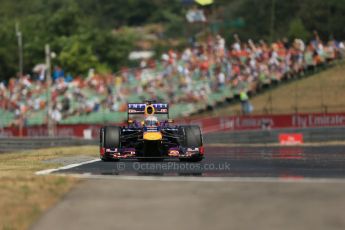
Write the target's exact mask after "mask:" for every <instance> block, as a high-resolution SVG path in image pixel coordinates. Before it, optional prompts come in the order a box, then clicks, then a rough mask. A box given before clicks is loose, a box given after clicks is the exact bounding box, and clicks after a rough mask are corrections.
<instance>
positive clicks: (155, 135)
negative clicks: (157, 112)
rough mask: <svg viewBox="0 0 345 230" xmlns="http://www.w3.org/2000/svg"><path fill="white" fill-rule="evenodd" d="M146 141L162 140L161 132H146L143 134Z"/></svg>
mask: <svg viewBox="0 0 345 230" xmlns="http://www.w3.org/2000/svg"><path fill="white" fill-rule="evenodd" d="M143 138H144V140H146V141H159V140H162V134H161V132H145V133H144V136H143Z"/></svg>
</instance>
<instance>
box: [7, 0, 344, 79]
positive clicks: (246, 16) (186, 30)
mask: <svg viewBox="0 0 345 230" xmlns="http://www.w3.org/2000/svg"><path fill="white" fill-rule="evenodd" d="M190 2H192V1H188V0H183V1H182V0H126V1H125V0H16V1H13V0H0V25H1V26H0V79H1V80H5V79H8V78H9V77H12V76H14V75H15V74H16V72H17V71H18V55H17V53H18V48H17V39H16V33H15V25H16V23H18V24H19V26H20V30H21V31H22V34H23V44H24V47H23V50H24V70H25V72H26V73H29V72H30V71H31V70H32V68H33V66H35V65H36V64H38V63H42V62H44V44H46V43H49V44H50V45H51V47H52V50H53V51H54V52H55V53H56V55H57V56H56V58H55V59H54V63H55V64H57V65H61V66H63V68H65V69H66V70H67V71H68V72H71V73H72V74H83V75H86V73H87V71H88V69H89V68H95V69H96V70H97V71H99V72H115V71H117V70H119V68H121V67H122V66H130V65H131V64H132V63H130V62H129V61H128V54H129V52H130V51H133V50H140V49H142V50H143V49H144V50H145V49H150V50H155V51H156V53H157V55H159V54H160V52H162V51H163V50H166V49H169V48H171V47H177V48H178V47H183V45H181V44H186V43H187V42H188V41H189V39H190V38H191V37H193V36H194V35H195V34H198V33H201V32H205V31H207V32H209V33H220V34H222V35H223V36H224V37H225V38H226V40H227V42H231V41H232V39H233V34H234V33H237V34H239V35H240V37H241V38H242V39H249V38H251V39H254V40H258V39H264V40H268V41H270V40H275V39H280V38H283V37H288V38H290V39H292V38H294V37H299V38H303V39H310V38H311V36H312V34H313V33H312V31H313V30H317V31H318V32H319V34H320V35H321V38H322V39H324V40H326V39H328V38H330V37H333V38H336V39H344V37H345V27H344V24H345V17H343V14H344V12H345V0H327V1H325V0H289V1H286V0H260V1H258V0H215V1H214V4H212V5H210V6H206V7H202V9H204V11H205V13H206V16H207V18H208V22H207V23H201V24H188V23H187V21H186V19H185V14H186V12H187V10H188V9H190V8H192V7H196V5H193V4H191V3H190ZM199 7H200V6H199ZM152 34H154V37H153V38H152V36H150V35H152ZM143 40H144V41H143ZM147 41H148V42H147Z"/></svg>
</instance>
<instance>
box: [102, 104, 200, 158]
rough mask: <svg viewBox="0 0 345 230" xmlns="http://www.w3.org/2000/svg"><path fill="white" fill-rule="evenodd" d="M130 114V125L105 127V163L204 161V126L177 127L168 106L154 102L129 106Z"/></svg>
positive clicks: (103, 154)
mask: <svg viewBox="0 0 345 230" xmlns="http://www.w3.org/2000/svg"><path fill="white" fill-rule="evenodd" d="M127 113H128V116H127V118H128V125H127V126H122V127H120V126H105V127H102V128H101V130H100V158H101V159H102V160H103V161H116V160H120V159H131V158H136V159H140V160H160V159H166V158H168V159H172V158H175V159H179V160H180V161H190V162H198V161H201V160H202V159H203V157H204V147H203V138H202V134H201V130H200V127H199V126H196V125H174V124H173V120H171V119H169V105H168V104H165V103H155V102H154V101H147V102H146V103H129V104H128V110H127ZM162 116H163V117H165V118H162ZM133 117H134V118H133Z"/></svg>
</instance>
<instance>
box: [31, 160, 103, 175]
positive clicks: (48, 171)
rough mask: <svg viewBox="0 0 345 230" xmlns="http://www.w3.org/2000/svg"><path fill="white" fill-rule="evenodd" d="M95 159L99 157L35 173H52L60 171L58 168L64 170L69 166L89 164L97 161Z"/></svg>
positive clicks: (69, 167)
mask: <svg viewBox="0 0 345 230" xmlns="http://www.w3.org/2000/svg"><path fill="white" fill-rule="evenodd" d="M97 161H100V159H94V160H91V161H84V162H81V163H76V164H70V165H66V166H62V167H60V168H56V169H45V170H41V171H38V172H36V173H35V174H36V175H48V174H50V173H53V172H57V171H60V170H65V169H71V168H75V167H78V166H81V165H86V164H91V163H94V162H97Z"/></svg>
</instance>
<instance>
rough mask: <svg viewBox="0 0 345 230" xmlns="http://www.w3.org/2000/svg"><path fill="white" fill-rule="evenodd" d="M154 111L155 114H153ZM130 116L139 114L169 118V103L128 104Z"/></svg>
mask: <svg viewBox="0 0 345 230" xmlns="http://www.w3.org/2000/svg"><path fill="white" fill-rule="evenodd" d="M152 108H153V109H152ZM152 111H153V112H152ZM127 113H128V115H133V114H134V115H139V114H149V115H153V114H167V115H168V117H169V104H167V103H152V104H151V103H148V104H145V103H128V104H127Z"/></svg>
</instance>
